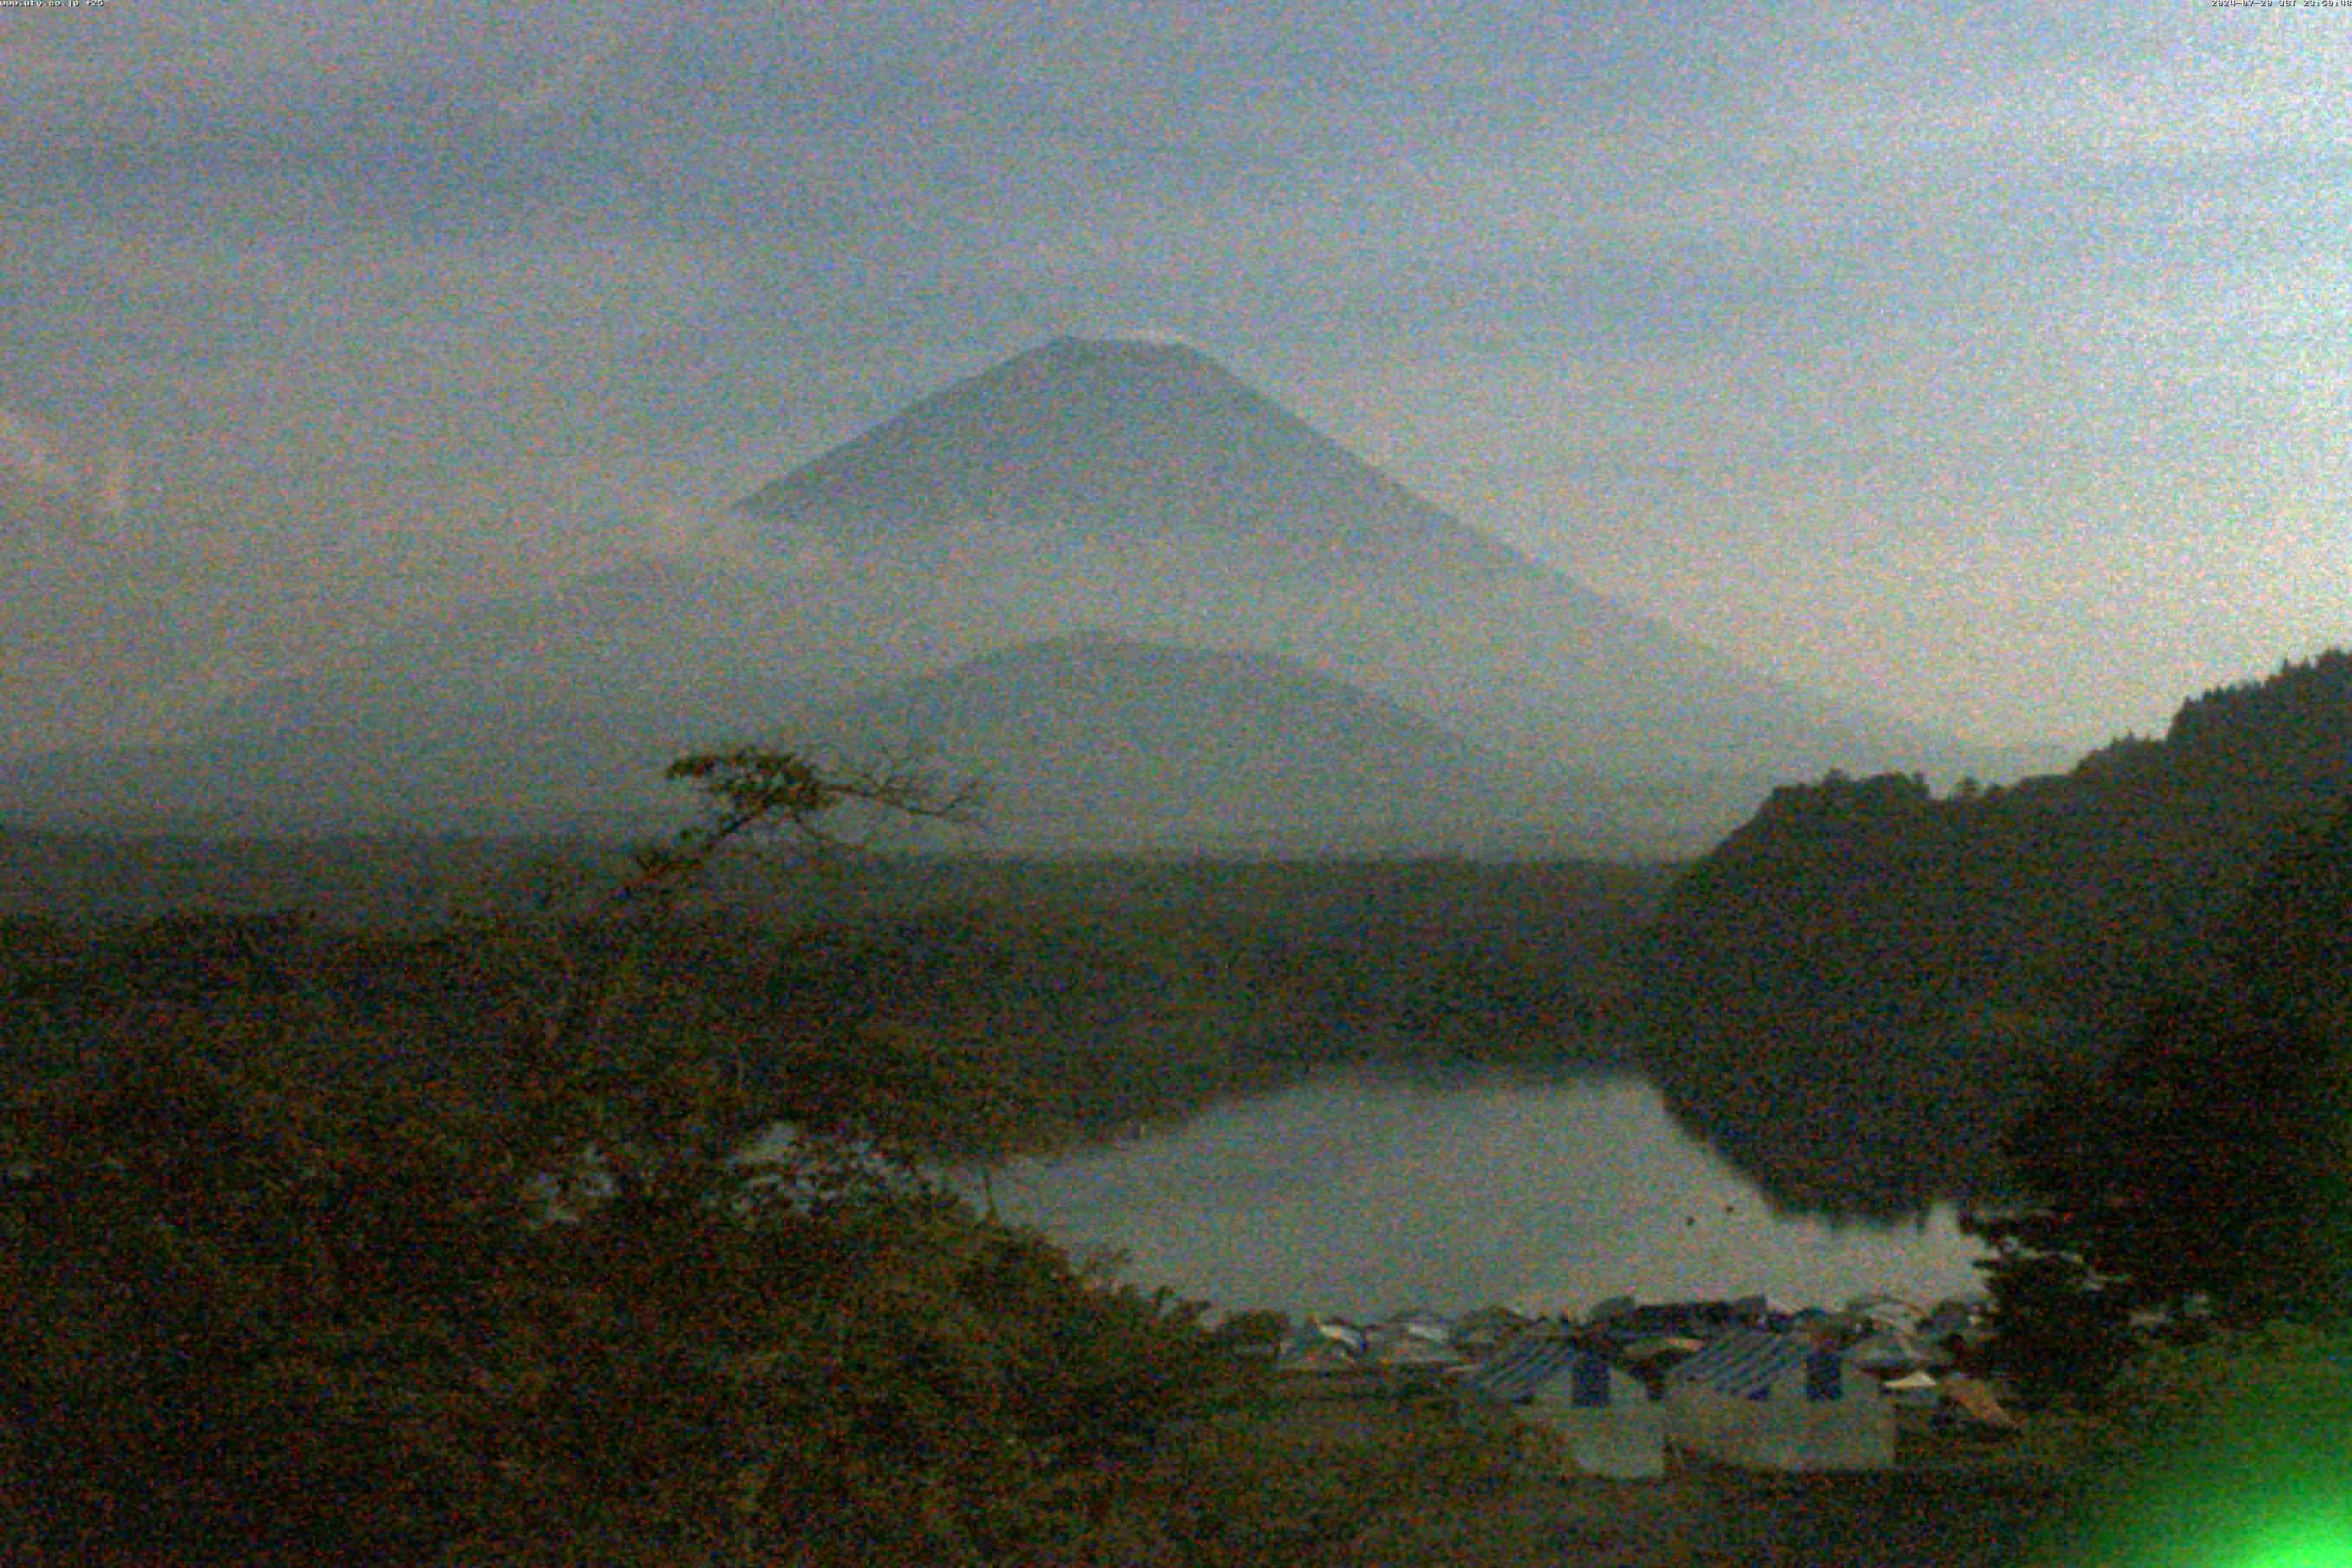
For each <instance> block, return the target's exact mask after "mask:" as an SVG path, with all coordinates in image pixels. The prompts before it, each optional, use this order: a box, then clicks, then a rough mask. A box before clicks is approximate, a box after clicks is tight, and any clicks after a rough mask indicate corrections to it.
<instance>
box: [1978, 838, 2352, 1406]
mask: <svg viewBox="0 0 2352 1568" xmlns="http://www.w3.org/2000/svg"><path fill="white" fill-rule="evenodd" d="M2217 945H2218V947H2219V948H2220V952H2219V953H2218V955H2217V956H2218V962H2217V963H2216V964H2215V965H2214V966H2213V967H2212V968H2211V969H2210V972H2207V973H2201V974H2199V975H2196V976H2193V977H2191V978H2190V979H2189V980H2188V981H2187V982H2185V983H2183V984H2177V985H2175V986H2173V987H2171V988H2168V989H2167V990H2166V991H2164V992H2163V993H2161V994H2159V995H2158V999H2157V1000H2155V1001H2153V1002H2151V1003H2150V1004H2149V1005H2147V1007H2146V1008H2145V1009H2144V1010H2143V1012H2142V1015H2141V1016H2140V1019H2139V1021H2138V1023H2137V1027H2136V1029H2135V1032H2134V1033H2133V1034H2132V1035H2131V1036H2130V1037H2129V1038H2127V1039H2126V1041H2125V1042H2124V1043H2123V1045H2122V1046H2121V1047H2120V1048H2119V1049H2118V1050H2117V1051H2116V1053H2115V1055H2114V1056H2113V1058H2111V1059H2110V1060H2109V1061H2108V1062H2107V1064H2106V1065H2105V1068H2103V1069H2101V1070H2099V1071H2098V1072H2096V1073H2095V1074H2088V1075H2077V1076H2074V1077H2072V1078H2068V1079H2062V1080H2060V1081H2058V1082H2056V1083H2054V1084H2053V1085H2052V1086H2051V1088H2050V1089H2048V1090H2047V1091H2045V1093H2044V1094H2043V1095H2042V1098H2041V1099H2040V1100H2039V1101H2038V1102H2037V1103H2036V1105H2035V1106H2034V1107H2033V1108H2032V1110H2031V1111H2030V1112H2029V1113H2028V1114H2027V1115H2026V1116H2025V1117H2024V1118H2022V1119H2021V1121H2020V1122H2019V1124H2018V1125H2017V1127H2016V1128H2015V1129H2014V1130H2013V1131H2011V1135H2010V1137H2009V1140H2008V1153H2009V1158H2010V1163H2011V1168H2012V1170H2013V1171H2014V1172H2015V1173H2016V1175H2017V1176H2018V1177H2019V1178H2020V1179H2021V1182H2022V1183H2023V1184H2024V1185H2025V1187H2026V1188H2027V1189H2028V1191H2029V1192H2030V1193H2031V1194H2032V1202H2031V1203H2030V1204H2029V1205H2026V1206H2024V1207H2022V1208H2021V1209H2019V1210H2015V1211H2012V1212H2010V1213H2007V1214H2003V1215H1998V1216H1993V1217H1987V1218H1982V1219H1979V1221H1978V1222H1977V1223H1976V1225H1975V1226H1974V1228H1975V1229H1976V1230H1977V1232H1978V1233H1979V1234H1980V1235H1983V1236H1986V1237H1989V1238H1990V1239H1992V1240H1993V1241H1995V1242H1996V1243H1997V1244H1998V1245H1999V1247H2000V1256H1999V1258H1998V1259H1997V1260H1996V1261H1995V1263H1994V1264H1993V1265H1992V1269H1991V1272H1992V1280H1993V1287H1994V1292H1995V1295H1996V1297H1997V1299H1998V1300H1999V1302H2000V1309H2001V1316H2002V1320H2003V1322H2004V1339H2005V1340H2006V1341H2007V1342H2009V1346H2010V1355H2011V1360H2012V1363H2013V1364H2015V1365H2018V1366H2019V1367H2020V1368H2021V1369H2023V1368H2026V1367H2031V1366H2034V1365H2036V1364H2037V1363H2063V1361H2065V1360H2066V1359H2068V1358H2069V1357H2072V1358H2073V1360H2074V1370H2075V1375H2074V1382H2076V1383H2077V1384H2079V1383H2081V1382H2083V1381H2085V1379H2084V1375H2083V1374H2084V1371H2085V1360H2086V1358H2085V1357H2084V1343H2085V1336H2086V1335H2089V1336H2091V1338H2092V1341H2093V1352H2094V1353H2092V1354H2090V1355H2089V1356H2088V1357H2087V1362H2088V1363H2089V1367H2088V1370H2089V1371H2090V1373H2091V1375H2090V1376H2089V1378H2088V1381H2091V1382H2100V1381H2104V1377H2105V1373H2111V1372H2112V1371H2113V1369H2114V1365H2115V1364H2116V1363H2119V1360H2120V1349H2119V1348H2118V1347H2119V1342H2118V1340H2117V1338H2116V1336H2117V1335H2118V1333H2119V1331H2120V1327H2121V1325H2122V1324H2123V1322H2124V1321H2126V1318H2127V1317H2128V1316H2129V1315H2130V1314H2132V1313H2134V1312H2152V1313H2155V1314H2157V1315H2158V1316H2159V1317H2163V1318H2168V1319H2170V1320H2173V1321H2179V1320H2182V1319H2185V1318H2188V1317H2190V1316H2197V1315H2201V1316H2209V1317H2210V1318H2212V1319H2214V1320H2216V1321H2220V1322H2222V1323H2231V1324H2241V1325H2251V1324H2254V1323H2260V1322H2263V1321H2271V1320H2273V1319H2282V1318H2284V1319H2299V1320H2306V1321H2332V1320H2341V1319H2343V1318H2345V1317H2346V1316H2347V1314H2352V1250H2347V1240H2352V1232H2347V1215H2352V806H2347V807H2344V808H2339V809H2338V810H2336V812H2334V813H2333V814H2331V815H2330V816H2328V817H2326V819H2324V820H2323V821H2321V822H2320V823H2318V824H2316V825H2314V826H2309V827H2306V828H2304V829H2302V830H2300V831H2299V832H2297V833H2295V834H2294V836H2293V837H2292V838H2291V839H2290V840H2289V841H2288V842H2287V843H2286V844H2285V846H2284V847H2283V848H2282V849H2281V850H2280V851H2279V852H2278V853H2277V854H2276V855H2275V856H2274V857H2273V858H2272V860H2271V861H2270V863H2269V864H2268V866H2267V867H2266V868H2265V870H2264V872H2263V875H2262V876H2261V877H2260V878H2258V879H2256V881H2255V884H2254V886H2253V888H2252V891H2251V892H2250V894H2249V895H2248V897H2247V898H2246V899H2245V900H2243V901H2242V904H2241V905H2240V907H2239V910H2238V912H2237V915H2236V917H2235V919H2234V920H2233V921H2231V926H2230V928H2229V930H2228V931H2225V932H2224V933H2223V934H2222V936H2221V938H2220V940H2219V942H2218V943H2217ZM2099 1347H2104V1350H2102V1349H2100V1348H2099ZM2050 1370H2051V1371H2052V1372H2053V1373H2055V1371H2056V1368H2055V1366H2054V1365H2053V1367H2052V1368H2051V1369H2050ZM2043 1381H2044V1386H2045V1388H2053V1389H2054V1388H2055V1386H2056V1385H2057V1384H2063V1383H2064V1382H2065V1381H2066V1379H2065V1378H2064V1377H2063V1376H2057V1377H2053V1378H2045V1379H2044V1380H2043ZM2072 1392H2074V1393H2076V1394H2081V1393H2083V1392H2084V1389H2082V1388H2080V1387H2076V1388H2074V1389H2073V1390H2072Z"/></svg>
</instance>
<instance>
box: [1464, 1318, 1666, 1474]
mask: <svg viewBox="0 0 2352 1568" xmlns="http://www.w3.org/2000/svg"><path fill="white" fill-rule="evenodd" d="M1468 1384H1469V1387H1470V1390H1471V1393H1472V1394H1473V1395H1474V1396H1475V1397H1478V1398H1481V1399H1485V1400H1487V1401H1491V1402H1493V1403H1495V1404H1497V1405H1507V1406H1509V1407H1511V1408H1512V1409H1514V1410H1515V1411H1516V1412H1517V1414H1518V1415H1519V1417H1520V1418H1521V1419H1522V1420H1525V1421H1527V1422H1528V1423H1530V1424H1532V1425H1534V1426H1539V1427H1541V1428H1543V1429H1545V1430H1547V1431H1549V1432H1552V1433H1555V1434H1557V1435H1558V1436H1559V1437H1560V1438H1561V1440H1562V1441H1564V1442H1565V1443H1566V1445H1567V1447H1568V1454H1569V1458H1570V1461H1571V1462H1572V1463H1573V1464H1574V1466H1575V1468H1576V1469H1577V1471H1578V1473H1580V1474H1581V1475H1588V1476H1608V1477H1611V1478H1612V1479H1617V1480H1657V1479H1661V1478H1662V1477H1664V1475H1665V1473H1666V1431H1665V1417H1664V1411H1663V1410H1662V1409H1661V1408H1660V1406H1659V1405H1658V1404H1657V1403H1656V1402H1655V1401H1654V1400H1653V1399H1652V1398H1651V1397H1650V1391H1649V1390H1648V1389H1646V1388H1644V1387H1643V1385H1642V1381H1641V1379H1639V1378H1637V1377H1635V1376H1633V1374H1632V1373H1628V1372H1626V1371H1625V1370H1624V1369H1623V1368H1622V1367H1619V1366H1613V1365H1612V1364H1611V1363H1609V1362H1608V1361H1607V1360H1606V1359H1605V1358H1603V1357H1602V1356H1601V1355H1599V1354H1598V1353H1596V1352H1593V1351H1591V1350H1590V1349H1587V1348H1586V1347H1585V1346H1583V1345H1580V1344H1578V1343H1576V1342H1574V1341H1572V1340H1565V1339H1552V1338H1547V1337H1542V1336H1535V1337H1527V1338H1522V1339H1521V1340H1520V1341H1519V1342H1517V1344H1514V1345H1513V1346H1512V1347H1511V1348H1510V1349H1509V1350H1508V1351H1506V1352H1504V1353H1503V1354H1502V1355H1500V1356H1497V1357H1496V1359H1495V1360H1493V1361H1491V1362H1488V1363H1486V1365H1484V1366H1482V1367H1480V1368H1479V1369H1478V1370H1477V1371H1476V1372H1475V1373H1471V1374H1470V1377H1469V1379H1468Z"/></svg>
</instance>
